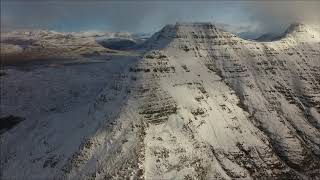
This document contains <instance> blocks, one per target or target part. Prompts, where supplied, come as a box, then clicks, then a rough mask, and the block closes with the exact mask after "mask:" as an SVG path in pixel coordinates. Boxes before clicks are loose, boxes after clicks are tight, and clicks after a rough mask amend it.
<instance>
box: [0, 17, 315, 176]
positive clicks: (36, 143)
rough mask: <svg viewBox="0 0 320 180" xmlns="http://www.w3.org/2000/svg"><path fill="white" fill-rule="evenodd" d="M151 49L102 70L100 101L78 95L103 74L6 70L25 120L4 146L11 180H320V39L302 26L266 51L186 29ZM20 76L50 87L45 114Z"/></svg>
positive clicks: (199, 27)
mask: <svg viewBox="0 0 320 180" xmlns="http://www.w3.org/2000/svg"><path fill="white" fill-rule="evenodd" d="M101 48H103V47H101ZM140 48H141V49H140V50H138V51H139V52H144V53H143V55H142V56H141V57H140V56H133V55H132V54H127V55H126V56H124V57H121V58H119V57H118V59H113V60H110V62H108V63H106V64H105V63H103V65H102V64H98V65H97V66H99V67H100V68H102V67H105V68H104V69H100V71H99V73H97V74H96V73H95V75H94V77H99V78H98V79H100V81H99V82H97V84H96V85H95V86H94V87H97V88H94V91H91V90H87V88H90V87H91V86H90V85H89V84H88V83H90V82H92V80H94V79H95V78H93V77H92V78H85V79H86V80H85V81H84V83H83V86H82V87H86V88H83V89H80V90H79V86H80V85H81V79H82V78H83V77H87V75H85V76H84V74H85V73H84V72H86V73H92V72H93V69H94V68H97V67H96V66H94V67H92V68H93V69H92V70H90V69H89V70H84V69H85V68H83V67H82V66H81V67H78V66H76V67H78V68H79V70H78V71H74V70H72V69H71V70H70V69H68V67H65V68H62V69H59V72H60V74H61V78H60V79H58V80H57V79H55V81H54V82H55V83H54V85H52V84H51V83H48V84H46V83H47V80H45V79H43V78H44V77H51V76H40V77H37V76H36V75H37V74H40V73H43V71H44V72H46V73H50V72H51V73H52V70H51V69H50V67H49V68H46V69H45V70H43V69H39V70H32V71H30V72H29V71H28V72H20V71H19V72H17V73H13V74H15V75H10V71H13V70H12V69H10V68H9V69H6V70H4V71H3V72H4V73H7V74H8V75H4V76H1V77H0V78H1V83H2V84H3V86H1V97H5V98H2V99H4V101H1V109H2V110H4V111H5V113H6V114H8V116H9V114H12V113H15V112H19V113H20V114H19V113H16V114H15V115H19V116H21V117H23V118H25V120H23V121H22V122H20V123H18V125H15V126H14V127H13V128H11V129H10V130H7V131H5V132H4V133H2V134H1V135H0V136H1V177H2V179H25V178H26V177H28V178H29V179H125V178H133V179H320V163H319V162H320V130H319V128H320V72H319V69H320V32H319V31H318V30H315V29H313V28H311V27H309V26H308V25H303V24H292V25H291V26H290V27H289V28H288V30H287V31H286V32H285V34H284V35H283V36H282V37H281V38H279V39H278V40H276V41H271V42H257V41H248V40H244V39H241V38H239V37H237V36H235V35H233V34H231V33H229V32H226V31H224V30H223V29H220V28H218V27H216V26H215V25H214V24H210V23H177V24H175V25H167V26H165V27H164V28H163V29H162V30H161V31H159V32H158V33H156V34H154V35H153V36H152V37H151V38H149V39H148V40H147V41H146V42H145V43H144V44H143V45H142V46H141V47H140ZM89 49H90V48H89ZM103 50H105V49H103ZM73 68H74V66H73ZM39 71H42V72H39ZM56 71H57V69H55V70H54V71H53V72H55V73H54V74H56V73H57V72H56ZM61 71H63V72H61ZM82 71H84V72H82ZM8 72H9V73H8ZM76 72H78V73H76ZM19 73H21V74H23V75H25V74H29V76H30V78H31V79H34V83H35V84H36V82H37V81H38V80H40V79H43V81H40V82H42V83H40V85H41V86H42V89H47V91H45V92H46V93H43V95H42V96H41V97H42V98H41V99H39V101H37V102H39V103H38V104H37V105H35V107H30V106H28V105H27V103H28V102H29V103H30V102H33V99H32V97H36V96H37V94H38V93H36V92H37V91H36V90H35V89H37V86H34V85H28V83H26V84H27V85H17V83H14V82H15V81H19V80H18V79H19V77H22V76H18V75H16V74H19ZM68 73H69V76H71V75H72V76H71V77H70V82H69V81H66V82H67V83H65V85H61V86H59V83H63V82H64V81H65V78H63V77H69V76H65V75H66V74H68ZM70 73H71V74H70ZM101 73H102V74H103V73H105V74H103V75H101ZM77 75H78V81H77V82H73V81H72V79H73V78H74V77H77ZM81 75H82V76H81ZM26 79H28V78H26ZM102 82H105V83H104V84H103V85H102ZM18 84H20V83H18ZM98 84H99V85H98ZM23 87H28V88H27V89H25V91H21V92H20V93H19V96H18V98H15V97H14V96H15V93H14V92H15V91H12V89H17V90H18V89H21V88H23ZM80 87H81V86H80ZM99 88H101V89H99ZM69 89H73V90H77V89H78V90H77V91H76V94H78V95H77V96H76V95H75V94H74V93H71V94H69V93H67V92H68V90H69ZM50 90H55V91H50ZM51 92H54V94H53V95H51ZM61 92H66V93H61ZM90 92H91V93H90ZM83 93H87V96H86V97H85V96H84V95H83ZM40 94H41V93H40ZM50 95H51V96H50ZM58 95H61V96H58ZM46 96H48V97H51V98H52V99H48V98H47V97H46ZM57 96H58V97H60V98H56V97H57ZM70 96H75V97H73V98H70ZM78 97H80V98H78ZM84 97H85V98H84ZM92 97H94V98H92ZM14 98H15V99H16V100H14V101H12V99H14ZM30 98H31V99H30ZM19 100H21V102H19ZM75 100H78V101H75ZM12 102H14V103H12ZM80 102H81V103H80ZM64 104H65V105H68V106H67V107H65V108H62V107H64V106H63V105H64ZM15 105H19V107H16V106H15ZM45 105H47V106H48V107H47V108H46V109H49V111H50V112H46V111H44V110H37V109H36V108H37V107H42V106H43V107H46V106H45ZM51 105H52V107H51ZM20 106H21V107H20ZM25 108H29V109H28V110H26V109H25ZM52 108H53V110H52V111H51V109H52Z"/></svg>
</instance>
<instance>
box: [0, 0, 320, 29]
mask: <svg viewBox="0 0 320 180" xmlns="http://www.w3.org/2000/svg"><path fill="white" fill-rule="evenodd" d="M319 9H320V2H317V1H291V2H290V1H280V2H277V1H269V2H265V1H199V2H196V1H191V0H178V1H166V0H163V1H157V0H153V1H125V0H120V1H103V0H94V1H84V0H64V1H62V0H42V1H40V0H32V1H22V0H2V1H1V25H2V27H7V28H10V27H11V28H41V29H54V30H62V31H82V30H106V31H131V32H143V31H144V32H150V31H156V30H159V29H160V28H161V27H163V26H164V25H166V24H168V23H175V22H176V21H185V22H187V21H202V22H203V21H211V22H217V23H220V24H225V25H224V27H225V28H226V29H228V30H231V31H233V32H244V31H257V32H270V31H276V32H279V31H283V30H284V29H285V28H286V27H287V26H288V25H289V24H290V23H292V22H304V23H315V22H317V20H318V19H320V13H319ZM227 24H230V25H232V26H229V25H227Z"/></svg>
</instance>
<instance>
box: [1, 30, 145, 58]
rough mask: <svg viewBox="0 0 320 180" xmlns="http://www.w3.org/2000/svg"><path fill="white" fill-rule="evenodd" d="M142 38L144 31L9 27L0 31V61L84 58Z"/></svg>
mask: <svg viewBox="0 0 320 180" xmlns="http://www.w3.org/2000/svg"><path fill="white" fill-rule="evenodd" d="M145 38H146V37H145V35H143V34H142V35H140V34H131V33H125V32H95V31H88V32H56V31H47V30H32V31H23V30H19V31H9V32H3V33H1V44H0V47H1V56H2V57H3V58H1V59H2V61H3V62H2V63H3V64H8V63H9V64H13V63H17V62H28V61H33V60H43V59H59V58H60V59H66V58H68V59H79V58H87V57H88V56H90V57H91V56H97V55H103V54H106V53H110V52H112V53H117V51H116V50H119V49H120V50H121V49H128V48H130V47H131V46H134V45H136V44H141V43H143V42H144V41H145ZM119 40H121V41H119ZM128 42H129V43H128ZM121 45H122V46H123V47H122V46H121ZM117 47H120V48H117ZM112 48H114V49H112Z"/></svg>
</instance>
